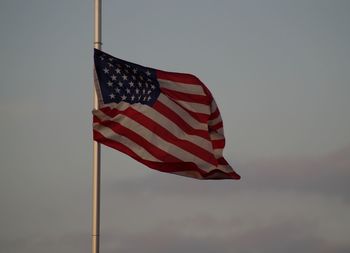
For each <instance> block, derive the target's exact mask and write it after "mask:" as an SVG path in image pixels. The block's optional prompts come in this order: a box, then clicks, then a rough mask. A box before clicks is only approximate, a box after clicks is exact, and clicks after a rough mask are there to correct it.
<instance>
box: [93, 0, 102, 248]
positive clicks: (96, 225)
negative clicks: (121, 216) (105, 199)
mask: <svg viewBox="0 0 350 253" xmlns="http://www.w3.org/2000/svg"><path fill="white" fill-rule="evenodd" d="M101 46H102V42H101V0H94V48H97V49H101ZM93 93H94V105H93V106H94V109H97V107H98V100H97V94H96V90H95V89H94V91H93ZM100 156H101V147H100V144H99V143H97V142H96V141H94V142H93V171H92V234H91V235H92V238H91V239H92V241H91V242H92V245H91V246H92V253H99V252H100V175H101V160H100Z"/></svg>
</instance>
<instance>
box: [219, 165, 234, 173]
mask: <svg viewBox="0 0 350 253" xmlns="http://www.w3.org/2000/svg"><path fill="white" fill-rule="evenodd" d="M217 168H218V169H219V170H221V171H223V172H226V173H232V172H233V169H232V167H231V166H230V165H221V164H220V165H218V167H217Z"/></svg>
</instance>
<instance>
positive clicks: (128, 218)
mask: <svg viewBox="0 0 350 253" xmlns="http://www.w3.org/2000/svg"><path fill="white" fill-rule="evenodd" d="M92 11H93V10H92V3H91V1H68V0H61V1H43V0H42V1H40V0H31V1H19V0H12V1H1V3H0V33H1V40H0V46H1V47H0V53H1V54H0V55H1V58H0V116H1V124H0V130H1V131H0V143H1V144H0V201H1V202H0V203H1V208H0V226H1V228H2V229H1V231H0V251H1V252H6V253H17V252H18V253H19V252H29V253H34V252H35V253H37V252H52V253H56V252H89V250H90V233H91V232H90V226H91V221H90V217H91V210H90V209H91V200H90V199H91V160H92V158H91V154H92V145H91V107H92V85H93V84H92V45H93V44H92V23H93V21H92ZM349 11H350V2H349V1H346V0H332V1H331V0H328V1H324V0H295V1H294V0H293V1H292V0H290V1H287V0H283V1H281V0H265V1H260V0H241V1H220V0H218V1H215V3H214V1H204V0H203V1H199V0H198V1H188V0H186V1H185V0H178V1H161V0H158V1H103V43H104V44H103V49H104V50H105V51H107V52H108V53H110V54H113V55H115V56H116V57H119V58H122V59H126V60H129V61H133V62H136V63H139V64H143V65H147V66H151V67H155V68H160V69H163V70H168V71H178V72H189V73H193V74H196V75H197V76H198V77H199V78H200V79H201V80H202V81H203V82H204V83H206V84H207V86H208V87H209V89H210V90H211V91H212V93H213V95H214V97H215V98H216V101H217V103H218V105H219V107H220V110H221V114H222V117H223V120H224V127H225V135H226V139H227V146H226V149H225V157H226V158H227V160H229V161H230V163H231V164H232V165H233V166H234V167H236V168H237V171H238V172H239V174H240V175H241V176H242V180H241V181H238V182H237V181H220V182H203V181H197V180H193V179H188V178H182V177H178V176H175V175H167V174H163V173H160V172H154V171H151V170H149V169H147V168H145V167H144V166H142V165H140V164H138V163H137V162H135V161H133V160H132V159H130V158H128V157H126V156H125V155H123V154H121V153H118V152H117V151H114V150H112V149H108V148H103V152H102V171H103V173H102V206H101V215H102V216H101V221H102V224H101V233H102V237H101V251H102V252H106V253H109V252H125V253H134V252H139V251H141V250H142V252H146V253H147V252H150V253H151V252H152V253H160V252H170V253H173V252H174V253H175V252H198V253H199V252H200V253H212V252H220V253H226V252H227V253H229V252H237V253H265V252H266V253H281V252H284V253H285V252H287V253H289V252H309V253H316V252H317V253H325V252H335V253H344V252H349V250H350V243H349V240H348V235H349V234H350V215H349V214H350V189H349V186H348V182H347V181H348V179H349V176H350V99H349V98H348V97H349V96H350V67H349V66H350V28H349V27H350V26H349V24H350V16H349Z"/></svg>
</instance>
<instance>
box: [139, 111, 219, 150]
mask: <svg viewBox="0 0 350 253" xmlns="http://www.w3.org/2000/svg"><path fill="white" fill-rule="evenodd" d="M134 109H135V110H137V111H138V112H140V113H142V114H144V115H146V116H147V117H148V118H150V119H151V120H153V121H154V122H156V123H158V124H159V125H161V126H162V127H164V128H165V129H167V130H168V131H169V132H170V133H171V134H173V135H174V136H176V138H178V139H180V140H186V141H190V142H192V143H195V144H196V145H197V146H199V147H201V148H203V149H205V150H207V151H208V152H211V153H212V152H213V148H212V144H211V142H210V141H209V140H207V139H205V138H203V137H200V136H198V135H193V134H187V133H185V132H184V130H182V129H181V128H180V127H178V126H177V125H176V124H175V123H174V122H173V121H171V120H169V119H168V118H166V117H165V116H163V115H162V114H161V113H159V112H158V111H156V110H154V109H153V108H150V107H145V106H139V107H134Z"/></svg>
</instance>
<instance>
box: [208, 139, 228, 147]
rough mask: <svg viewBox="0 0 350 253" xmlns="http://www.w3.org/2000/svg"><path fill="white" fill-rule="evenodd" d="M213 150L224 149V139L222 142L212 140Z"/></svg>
mask: <svg viewBox="0 0 350 253" xmlns="http://www.w3.org/2000/svg"><path fill="white" fill-rule="evenodd" d="M211 143H212V144H213V149H222V148H224V147H225V139H222V140H212V141H211Z"/></svg>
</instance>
